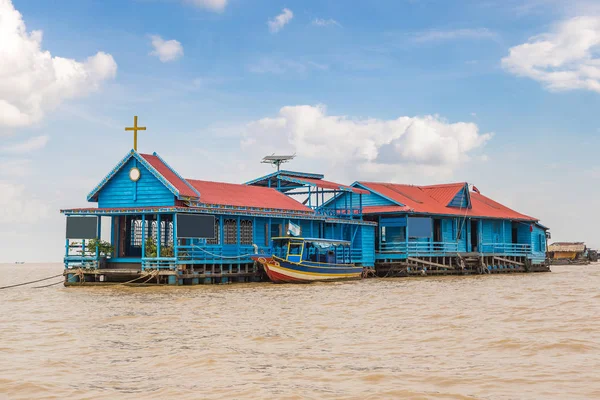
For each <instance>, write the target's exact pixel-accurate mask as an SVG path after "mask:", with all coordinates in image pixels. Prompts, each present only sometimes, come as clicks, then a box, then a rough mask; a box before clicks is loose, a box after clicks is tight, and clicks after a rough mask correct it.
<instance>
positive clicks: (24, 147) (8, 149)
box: [0, 135, 50, 154]
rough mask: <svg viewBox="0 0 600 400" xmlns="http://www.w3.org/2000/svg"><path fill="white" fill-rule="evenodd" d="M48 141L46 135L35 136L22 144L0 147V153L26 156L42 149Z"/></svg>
mask: <svg viewBox="0 0 600 400" xmlns="http://www.w3.org/2000/svg"><path fill="white" fill-rule="evenodd" d="M49 139H50V138H49V137H48V136H47V135H42V136H35V137H32V138H30V139H28V140H26V141H24V142H20V143H15V144H10V145H5V146H0V153H8V154H27V153H30V152H32V151H35V150H39V149H42V148H44V147H45V146H46V144H47V143H48V140H49Z"/></svg>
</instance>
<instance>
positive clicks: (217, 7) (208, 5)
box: [185, 0, 228, 12]
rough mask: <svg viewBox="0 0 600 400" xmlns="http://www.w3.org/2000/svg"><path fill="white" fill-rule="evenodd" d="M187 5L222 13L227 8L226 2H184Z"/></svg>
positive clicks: (202, 0) (193, 0)
mask: <svg viewBox="0 0 600 400" xmlns="http://www.w3.org/2000/svg"><path fill="white" fill-rule="evenodd" d="M185 1H186V2H187V3H189V4H192V5H194V6H196V7H200V8H204V9H207V10H209V11H214V12H223V11H224V10H225V7H227V3H228V0H185Z"/></svg>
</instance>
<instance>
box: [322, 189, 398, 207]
mask: <svg viewBox="0 0 600 400" xmlns="http://www.w3.org/2000/svg"><path fill="white" fill-rule="evenodd" d="M350 196H352V207H354V208H358V207H359V205H360V197H359V196H360V195H359V194H357V193H348V192H345V193H342V194H340V195H338V196H337V197H336V199H335V200H334V201H332V202H331V203H329V204H327V207H330V208H333V207H334V205H335V207H337V208H338V209H344V208H346V202H347V207H350ZM313 205H314V204H313ZM394 205H396V203H393V202H391V201H390V200H388V199H386V198H383V197H381V196H379V195H377V194H374V193H371V194H363V195H362V206H363V207H369V206H394Z"/></svg>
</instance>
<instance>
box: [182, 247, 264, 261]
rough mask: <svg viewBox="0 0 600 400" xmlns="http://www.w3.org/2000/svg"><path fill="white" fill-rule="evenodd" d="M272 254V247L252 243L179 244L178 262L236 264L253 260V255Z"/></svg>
mask: <svg viewBox="0 0 600 400" xmlns="http://www.w3.org/2000/svg"><path fill="white" fill-rule="evenodd" d="M254 254H258V255H271V254H272V251H271V248H270V247H265V246H258V248H257V249H255V247H254V246H251V245H241V246H236V245H231V246H228V245H224V246H221V245H202V244H196V245H186V246H178V248H177V262H178V263H179V264H202V263H214V264H230V263H231V264H236V263H248V262H252V259H251V258H250V257H251V256H252V255H254Z"/></svg>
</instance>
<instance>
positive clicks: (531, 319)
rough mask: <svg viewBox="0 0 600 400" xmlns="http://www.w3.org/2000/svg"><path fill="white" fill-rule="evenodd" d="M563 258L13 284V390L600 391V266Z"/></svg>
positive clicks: (128, 393)
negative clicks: (201, 282)
mask: <svg viewBox="0 0 600 400" xmlns="http://www.w3.org/2000/svg"><path fill="white" fill-rule="evenodd" d="M553 270H554V272H552V273H544V274H515V275H493V276H472V277H437V278H433V277H428V278H422V279H421V278H411V279H407V278H398V279H371V280H366V281H361V282H349V283H328V284H313V285H272V284H235V285H228V286H194V287H174V288H170V287H153V288H128V287H122V286H121V287H105V288H90V287H86V288H64V287H62V286H53V287H48V288H43V289H32V288H28V287H20V288H14V289H8V290H0V304H1V305H2V313H1V314H0V355H1V356H0V398H3V396H4V397H6V398H8V399H18V398H22V399H30V398H48V399H51V398H56V399H59V398H60V399H62V398H67V397H68V398H75V399H78V398H80V399H83V398H95V399H114V398H131V399H133V398H156V399H163V398H173V397H175V396H177V398H182V399H197V398H209V399H219V398H222V399H231V398H237V399H256V398H286V399H296V398H298V399H299V398H329V399H338V398H355V399H365V398H367V399H368V398H372V399H379V398H414V399H515V398H519V399H567V398H568V399H592V398H600V380H599V379H598V371H599V370H600V291H599V289H598V283H599V282H600V265H591V266H585V267H554V268H553ZM60 271H61V265H58V264H54V265H41V266H40V265H38V266H33V265H0V286H4V285H8V284H11V283H17V282H21V281H25V280H32V279H36V278H42V277H45V276H50V275H53V274H55V273H60ZM49 283H51V282H49Z"/></svg>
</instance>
